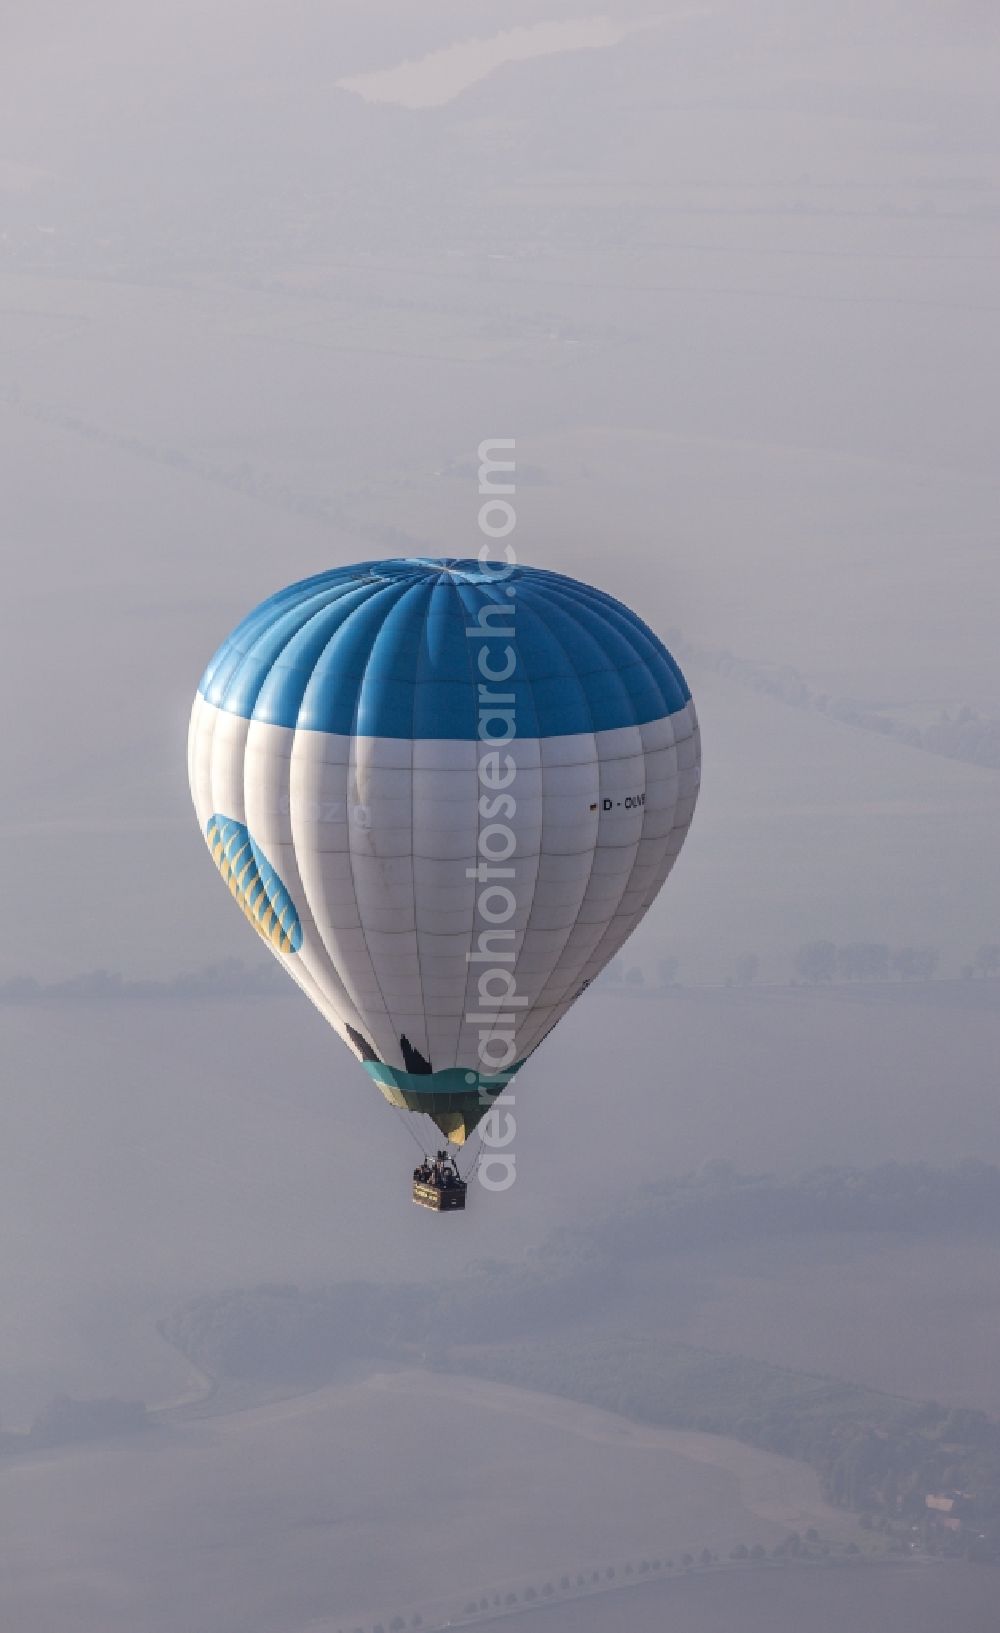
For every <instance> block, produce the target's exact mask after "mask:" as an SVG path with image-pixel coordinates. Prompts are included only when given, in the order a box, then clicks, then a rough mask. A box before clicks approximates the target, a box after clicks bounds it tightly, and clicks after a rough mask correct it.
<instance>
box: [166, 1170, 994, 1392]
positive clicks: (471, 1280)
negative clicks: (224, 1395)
mask: <svg viewBox="0 0 1000 1633" xmlns="http://www.w3.org/2000/svg"><path fill="white" fill-rule="evenodd" d="M953 1228H962V1229H966V1230H982V1231H989V1232H992V1231H996V1230H998V1229H1000V1169H997V1168H994V1167H992V1166H991V1165H989V1164H987V1163H982V1162H977V1161H973V1160H970V1161H967V1162H963V1163H961V1164H959V1165H958V1166H957V1167H955V1168H951V1169H939V1168H932V1167H930V1166H929V1165H927V1164H923V1163H914V1164H900V1163H886V1164H882V1165H881V1166H879V1167H877V1168H871V1169H863V1170H859V1169H838V1168H821V1169H817V1170H816V1171H815V1172H813V1173H811V1174H807V1175H805V1176H804V1177H803V1178H801V1179H798V1180H779V1179H777V1178H775V1177H773V1176H752V1175H743V1174H739V1173H737V1172H736V1171H735V1170H734V1169H733V1168H732V1166H731V1165H730V1164H728V1163H723V1162H717V1163H710V1164H708V1165H706V1167H705V1168H703V1169H702V1170H701V1171H700V1172H699V1173H698V1174H693V1175H689V1176H686V1177H680V1178H665V1179H663V1180H661V1181H659V1182H658V1183H656V1184H654V1185H649V1186H646V1187H645V1188H643V1189H642V1190H640V1191H638V1192H635V1193H633V1194H631V1195H630V1196H629V1197H628V1198H627V1199H626V1200H624V1201H621V1202H617V1203H615V1204H614V1205H613V1206H609V1207H608V1208H607V1209H605V1210H604V1211H603V1212H602V1213H599V1214H597V1215H595V1216H594V1218H593V1220H592V1222H591V1223H590V1224H589V1225H577V1226H576V1227H575V1228H574V1229H573V1230H568V1229H563V1230H557V1231H554V1232H552V1233H551V1234H550V1235H549V1237H548V1238H546V1240H545V1241H544V1242H543V1243H542V1244H541V1245H540V1247H539V1248H538V1249H537V1250H536V1251H535V1252H534V1253H533V1254H531V1255H530V1256H528V1257H527V1258H526V1259H525V1260H524V1261H523V1262H521V1263H514V1264H511V1263H506V1262H499V1261H489V1260H488V1261H485V1262H483V1263H481V1264H479V1265H478V1266H476V1267H474V1269H473V1270H472V1271H471V1272H470V1273H469V1274H468V1275H466V1276H464V1277H460V1278H458V1279H455V1280H452V1281H449V1282H447V1283H443V1284H441V1285H440V1286H437V1287H434V1288H428V1287H424V1286H420V1285H416V1286H407V1285H393V1284H389V1285H385V1286H376V1285H374V1284H373V1283H370V1282H342V1283H338V1284H336V1285H335V1286H332V1287H327V1288H317V1289H314V1290H309V1291H302V1290H300V1289H298V1288H297V1287H295V1286H292V1285H285V1284H273V1283H266V1284H264V1285H262V1286H259V1287H255V1288H239V1289H234V1290H231V1291H226V1292H222V1293H209V1294H204V1295H202V1296H201V1297H198V1298H195V1299H193V1300H191V1301H190V1302H189V1303H187V1304H185V1305H184V1306H183V1307H182V1308H181V1309H179V1310H178V1311H176V1312H175V1313H174V1314H173V1315H172V1316H171V1317H170V1318H169V1319H168V1320H167V1321H166V1322H165V1323H164V1324H163V1332H164V1336H165V1337H166V1338H167V1339H168V1340H169V1341H170V1342H171V1343H173V1344H176V1345H177V1347H178V1348H179V1349H181V1350H183V1351H184V1353H185V1354H187V1355H189V1356H190V1357H191V1358H192V1360H194V1361H195V1362H196V1363H197V1364H198V1365H199V1366H200V1367H202V1368H204V1369H205V1370H206V1371H207V1372H209V1373H211V1374H212V1375H213V1376H214V1377H217V1378H229V1379H241V1380H252V1381H257V1382H267V1383H288V1384H302V1383H311V1382H317V1381H322V1380H324V1379H327V1378H330V1377H332V1376H333V1375H334V1374H335V1373H336V1371H337V1370H338V1369H339V1368H340V1367H341V1366H342V1365H344V1364H345V1363H347V1362H349V1361H353V1360H356V1359H358V1358H365V1357H388V1356H394V1355H399V1356H405V1357H407V1358H408V1359H410V1360H412V1359H413V1358H414V1357H415V1356H416V1357H419V1358H421V1359H423V1360H429V1361H431V1362H432V1363H433V1362H436V1361H438V1360H440V1359H441V1358H443V1357H444V1356H445V1355H446V1354H447V1349H448V1346H449V1345H450V1344H473V1343H475V1344H488V1343H491V1342H493V1341H499V1340H502V1339H505V1338H509V1337H512V1336H515V1335H517V1334H519V1333H524V1332H537V1331H548V1330H551V1329H553V1328H556V1327H559V1326H561V1325H563V1324H565V1323H568V1322H571V1321H574V1320H576V1319H578V1318H579V1316H580V1315H582V1314H584V1313H585V1312H586V1311H587V1309H588V1308H589V1307H590V1306H591V1304H592V1302H593V1300H594V1298H595V1297H597V1298H599V1299H600V1300H601V1301H602V1303H604V1304H607V1302H608V1300H609V1299H610V1298H613V1297H614V1296H615V1290H616V1288H620V1287H621V1286H622V1285H623V1281H622V1277H621V1272H620V1267H621V1265H623V1264H628V1265H631V1266H633V1267H640V1266H641V1264H642V1262H643V1260H645V1259H650V1258H655V1257H660V1258H662V1257H663V1256H664V1255H666V1254H669V1253H671V1252H678V1251H683V1250H684V1249H687V1248H691V1247H703V1246H707V1245H713V1244H718V1243H723V1242H727V1241H744V1240H746V1239H748V1238H750V1237H754V1236H756V1237H762V1236H787V1235H795V1234H798V1233H800V1232H803V1231H810V1232H815V1231H821V1230H833V1231H843V1230H894V1231H897V1230H906V1231H911V1232H915V1233H918V1232H929V1231H935V1230H942V1229H953Z"/></svg>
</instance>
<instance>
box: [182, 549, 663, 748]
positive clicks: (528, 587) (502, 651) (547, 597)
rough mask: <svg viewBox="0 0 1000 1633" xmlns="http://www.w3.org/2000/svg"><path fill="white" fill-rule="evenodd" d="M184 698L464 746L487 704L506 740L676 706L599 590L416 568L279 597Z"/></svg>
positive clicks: (615, 722) (640, 630)
mask: <svg viewBox="0 0 1000 1633" xmlns="http://www.w3.org/2000/svg"><path fill="white" fill-rule="evenodd" d="M507 671H509V673H507ZM501 677H502V678H501ZM481 687H485V688H486V689H487V692H486V693H482V694H481V692H480V688H481ZM199 691H200V692H201V694H202V696H203V697H204V698H206V699H207V700H208V702H209V703H213V704H215V705H216V706H217V707H218V708H220V709H224V710H226V711H227V712H228V713H230V714H236V715H240V716H241V717H242V718H243V719H248V720H249V719H253V720H260V721H265V722H268V723H270V724H272V725H277V726H294V727H297V728H298V729H299V730H306V731H327V732H338V733H343V734H346V735H350V734H354V735H357V736H372V737H402V738H427V737H448V738H476V737H477V736H478V734H479V720H480V709H481V707H483V706H485V701H486V700H487V696H488V697H490V698H492V699H493V700H494V701H496V702H497V706H498V707H504V708H509V709H510V710H511V711H512V712H513V716H514V719H515V721H516V727H517V736H518V737H555V736H562V735H564V734H568V733H571V732H592V731H606V730H609V729H611V728H614V727H617V726H629V725H642V724H643V723H645V722H646V721H649V720H657V719H659V718H660V717H662V716H663V715H668V714H675V713H676V712H677V711H678V710H679V709H682V708H683V707H684V705H685V704H686V703H687V702H688V700H689V699H690V696H691V694H690V692H689V690H688V687H687V684H686V682H685V680H684V677H683V675H682V674H681V672H680V670H679V669H678V667H677V665H676V663H675V662H674V660H673V658H672V657H671V656H670V653H669V652H668V651H667V649H666V647H665V646H664V645H663V642H662V641H660V640H659V639H658V638H657V636H655V635H654V634H653V632H652V630H650V629H649V628H648V627H647V626H646V624H644V623H643V621H642V619H641V618H639V617H637V616H636V614H635V613H634V612H631V611H630V610H629V608H628V607H626V606H623V605H622V603H621V602H620V601H616V600H615V599H614V597H613V596H610V595H606V594H605V593H604V592H603V591H602V590H595V589H591V588H590V587H589V586H588V585H586V584H581V583H579V582H578V581H577V580H576V579H573V578H567V577H565V576H564V575H563V574H561V573H550V572H545V571H544V570H542V569H541V568H536V567H522V566H515V567H513V568H511V569H509V570H504V575H503V576H498V573H497V571H496V569H495V568H494V570H493V571H490V570H489V565H487V566H486V567H484V566H483V565H482V564H481V563H480V562H478V561H459V560H453V559H451V558H443V559H441V560H432V559H428V558H424V557H418V556H414V557H409V556H408V557H402V558H397V559H392V560H388V561H365V562H360V563H359V564H357V565H356V566H353V567H335V568H333V569H332V570H331V571H330V572H326V573H319V574H317V575H316V577H314V578H307V579H303V580H302V581H301V582H300V583H298V584H292V585H290V586H289V587H288V588H287V589H285V590H279V591H278V593H277V595H272V596H271V597H270V598H269V599H268V600H267V601H262V602H261V604H260V606H259V607H256V608H255V609H254V611H253V612H251V613H250V614H249V616H248V617H246V618H244V620H243V622H242V623H241V624H239V625H238V626H237V628H236V629H235V630H234V631H233V633H232V635H230V636H229V638H228V640H226V641H224V642H223V644H222V646H221V647H220V648H219V650H218V652H217V653H216V654H215V657H214V658H213V659H212V661H211V663H210V664H209V666H208V668H207V669H206V671H205V673H204V675H203V677H202V680H201V685H200V686H199ZM501 699H502V701H500V700H501ZM490 730H491V731H492V732H494V733H495V732H496V730H497V728H496V727H495V726H493V727H491V728H490Z"/></svg>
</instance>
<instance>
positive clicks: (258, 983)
mask: <svg viewBox="0 0 1000 1633" xmlns="http://www.w3.org/2000/svg"><path fill="white" fill-rule="evenodd" d="M294 990H295V988H294V987H293V986H291V985H290V984H289V982H287V981H286V980H285V979H284V978H283V976H282V974H281V971H280V970H279V969H278V967H277V965H276V964H275V963H274V962H273V960H272V959H270V958H267V959H264V958H262V959H261V960H260V962H259V964H258V963H255V964H254V965H253V966H252V967H251V966H249V965H246V964H244V963H243V962H242V961H241V960H240V959H238V958H225V959H221V960H220V961H219V962H218V963H216V964H205V965H203V966H202V967H201V969H197V970H187V971H183V972H182V973H180V974H179V975H174V976H170V977H169V978H168V979H167V980H165V981H148V980H142V979H138V978H135V977H132V976H125V975H122V974H121V973H120V972H119V971H118V970H85V971H84V972H83V973H82V974H80V975H71V976H67V977H66V978H65V979H64V980H62V981H48V982H42V981H37V980H36V979H35V978H34V976H31V975H15V976H11V978H10V979H9V980H7V981H0V1004H80V1003H86V1004H93V1003H128V1002H130V1001H131V1000H133V999H143V1000H165V1001H167V1002H174V1001H176V1000H178V999H190V998H268V997H271V996H275V997H284V996H285V994H286V993H292V992H294Z"/></svg>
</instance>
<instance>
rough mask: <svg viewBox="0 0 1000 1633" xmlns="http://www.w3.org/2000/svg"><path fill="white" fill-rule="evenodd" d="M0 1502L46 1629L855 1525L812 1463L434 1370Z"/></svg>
mask: <svg viewBox="0 0 1000 1633" xmlns="http://www.w3.org/2000/svg"><path fill="white" fill-rule="evenodd" d="M636 1516H641V1519H640V1520H638V1521H637V1519H636ZM0 1524H2V1527H3V1531H4V1536H5V1539H6V1548H7V1553H8V1558H9V1560H10V1561H11V1562H12V1563H11V1566H10V1569H9V1573H8V1586H7V1590H6V1593H5V1616H6V1617H7V1618H8V1619H9V1620H10V1622H11V1625H12V1626H17V1627H18V1628H23V1629H25V1630H28V1629H30V1630H32V1633H34V1630H35V1629H42V1628H44V1629H45V1630H46V1633H49V1630H54V1629H57V1628H58V1629H63V1628H67V1629H68V1628H69V1627H72V1628H73V1633H131V1630H132V1629H134V1627H135V1625H136V1622H137V1621H138V1620H139V1619H140V1617H141V1620H142V1626H143V1629H144V1633H191V1629H192V1628H193V1627H195V1626H200V1627H211V1628H212V1630H213V1633H273V1629H275V1628H276V1627H281V1629H282V1633H305V1629H307V1628H308V1629H310V1630H314V1633H319V1630H321V1629H322V1633H327V1629H328V1628H329V1629H334V1630H335V1629H336V1628H337V1627H339V1626H340V1625H341V1619H342V1618H350V1619H351V1620H352V1622H353V1621H357V1622H364V1621H367V1622H368V1623H369V1625H370V1623H371V1621H372V1619H373V1618H375V1619H378V1618H385V1620H386V1621H388V1619H389V1618H390V1617H391V1616H393V1615H395V1614H397V1613H399V1612H403V1613H405V1614H407V1616H409V1615H410V1614H411V1613H412V1612H413V1611H414V1609H419V1610H420V1611H421V1612H422V1613H423V1614H424V1616H425V1619H429V1618H430V1616H431V1615H433V1614H435V1613H443V1614H448V1615H455V1614H456V1611H457V1610H460V1608H461V1604H462V1602H463V1600H464V1599H465V1598H467V1597H468V1596H469V1595H470V1594H472V1593H475V1594H476V1595H477V1596H478V1595H479V1594H480V1593H482V1592H486V1591H489V1592H490V1593H491V1594H492V1592H494V1591H497V1590H499V1589H501V1588H502V1589H503V1590H504V1591H505V1592H506V1591H509V1590H510V1589H511V1588H514V1589H517V1590H519V1589H521V1588H523V1587H524V1586H525V1585H530V1584H536V1585H537V1586H538V1587H541V1586H542V1585H543V1583H544V1581H545V1580H546V1579H547V1577H549V1576H554V1578H555V1580H556V1581H558V1580H559V1579H560V1577H561V1575H562V1574H563V1573H573V1574H574V1575H575V1573H576V1571H577V1570H580V1569H584V1568H585V1569H586V1570H588V1571H590V1570H591V1569H593V1568H596V1567H600V1568H601V1569H602V1570H603V1569H605V1568H606V1567H607V1566H608V1565H609V1564H613V1565H617V1566H618V1568H619V1571H620V1570H621V1569H622V1567H623V1564H624V1562H626V1561H629V1560H636V1561H638V1559H639V1558H640V1556H641V1555H643V1554H646V1555H648V1556H650V1557H652V1556H653V1555H654V1554H656V1555H660V1556H662V1557H664V1558H666V1557H667V1556H669V1555H677V1556H678V1557H679V1555H680V1553H681V1552H683V1551H684V1550H692V1551H694V1550H700V1549H701V1548H703V1547H706V1546H707V1547H709V1548H711V1549H713V1550H716V1551H719V1552H721V1553H722V1554H723V1555H725V1554H726V1553H727V1552H728V1551H729V1549H731V1548H732V1547H734V1546H735V1545H737V1544H739V1543H745V1544H746V1545H748V1546H752V1545H753V1544H755V1543H757V1542H760V1543H763V1544H764V1545H765V1546H768V1547H770V1546H772V1545H773V1544H774V1543H776V1542H778V1541H781V1540H782V1539H783V1537H784V1536H786V1535H787V1533H788V1531H789V1530H790V1529H791V1528H798V1529H800V1530H804V1529H805V1528H806V1527H808V1526H809V1525H814V1526H816V1527H817V1529H819V1530H820V1531H821V1534H823V1535H824V1536H827V1537H831V1538H833V1537H837V1536H840V1537H847V1536H854V1535H856V1534H857V1531H856V1526H855V1525H854V1522H853V1521H852V1519H851V1518H850V1517H849V1516H845V1515H843V1514H841V1513H840V1512H838V1511H836V1510H831V1509H829V1508H828V1507H827V1505H826V1504H824V1503H823V1502H822V1500H821V1498H820V1496H819V1493H818V1489H817V1484H816V1480H815V1478H814V1476H813V1475H812V1473H811V1472H810V1471H809V1470H808V1469H807V1468H805V1467H804V1466H802V1465H801V1464H798V1463H793V1462H789V1461H788V1460H786V1459H784V1458H780V1457H775V1456H772V1455H770V1454H767V1453H762V1452H757V1451H754V1450H751V1449H750V1448H748V1447H744V1446H740V1445H738V1444H737V1443H735V1442H732V1441H727V1440H723V1439H720V1438H718V1437H716V1436H712V1435H699V1434H680V1433H674V1432H671V1431H667V1430H660V1429H655V1430H654V1429H649V1428H646V1427H642V1426H638V1425H635V1424H631V1423H629V1422H627V1421H626V1420H624V1419H622V1418H618V1417H615V1416H614V1415H613V1414H610V1413H605V1412H600V1411H595V1410H593V1409H591V1408H588V1407H583V1406H578V1405H576V1404H575V1403H573V1402H569V1401H556V1400H552V1399H550V1398H549V1397H546V1396H540V1395H533V1394H530V1393H528V1392H525V1391H520V1390H511V1389H506V1388H504V1387H503V1386H500V1385H496V1384H485V1383H484V1384H481V1383H477V1382H474V1381H472V1380H469V1379H456V1380H450V1379H442V1378H438V1377H434V1376H432V1375H429V1374H424V1373H413V1374H399V1373H396V1374H387V1375H386V1374H383V1375H377V1376H374V1377H370V1378H367V1379H365V1380H361V1381H357V1382H354V1383H350V1384H344V1385H339V1386H334V1387H330V1388H327V1389H323V1390H319V1391H317V1392H316V1393H314V1394H311V1395H306V1396H302V1397H299V1398H297V1399H292V1400H287V1401H283V1402H279V1403H277V1404H273V1405H269V1406H265V1407H260V1408H256V1409H253V1410H250V1411H246V1412H239V1413H234V1414H231V1415H229V1416H223V1417H215V1418H212V1419H206V1420H202V1421H199V1422H192V1423H182V1422H175V1423H174V1424H173V1425H172V1426H170V1427H161V1428H158V1429H154V1430H151V1431H149V1432H148V1433H147V1434H146V1435H140V1436H139V1437H138V1438H133V1439H131V1440H129V1441H127V1442H121V1443H117V1444H114V1443H105V1444H102V1445H99V1446H93V1447H79V1448H76V1449H73V1450H70V1451H62V1452H48V1453H40V1454H36V1455H34V1456H32V1457H29V1458H24V1459H19V1460H15V1461H13V1462H11V1463H9V1464H7V1465H6V1466H5V1467H4V1468H3V1470H2V1471H0ZM374 1560H377V1561H379V1564H378V1568H377V1571H376V1573H375V1575H374V1576H373V1571H372V1561H374ZM444 1583H447V1592H446V1594H445V1596H444V1597H442V1585H443V1584H444Z"/></svg>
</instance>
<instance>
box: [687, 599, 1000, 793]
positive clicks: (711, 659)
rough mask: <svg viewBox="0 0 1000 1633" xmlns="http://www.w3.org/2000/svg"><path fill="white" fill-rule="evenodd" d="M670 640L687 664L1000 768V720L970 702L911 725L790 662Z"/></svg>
mask: <svg viewBox="0 0 1000 1633" xmlns="http://www.w3.org/2000/svg"><path fill="white" fill-rule="evenodd" d="M667 644H668V645H669V646H670V648H671V650H672V651H673V652H675V653H676V655H677V656H678V657H679V658H683V659H684V660H685V661H686V662H687V663H689V664H691V665H693V666H701V667H702V668H705V669H711V670H713V671H714V672H715V673H716V674H719V675H724V676H726V677H727V678H728V679H730V680H734V681H736V682H737V683H738V684H739V685H741V686H746V687H748V688H749V689H750V690H751V691H754V692H760V693H763V694H764V695H765V696H767V697H772V698H775V699H776V700H777V701H778V702H779V703H787V704H788V705H789V706H790V707H791V708H793V709H810V710H814V711H815V712H816V713H817V714H824V715H826V716H827V717H828V718H829V719H831V720H837V721H840V722H841V723H842V724H844V725H847V726H854V727H855V728H857V729H858V730H860V731H869V732H875V733H876V734H877V735H878V736H879V737H890V738H892V739H893V740H894V741H895V742H897V743H905V744H906V745H907V746H908V747H909V748H918V749H923V750H924V752H925V753H928V754H942V755H944V756H945V758H946V759H949V760H966V761H969V762H971V764H973V765H985V766H991V767H992V768H993V769H995V770H998V769H1000V719H997V718H995V717H992V716H982V715H980V714H979V713H978V712H977V711H976V710H975V709H974V708H972V707H970V706H968V705H965V706H963V707H961V708H959V709H957V710H955V711H954V712H952V711H950V710H947V709H944V710H942V711H941V713H940V714H939V715H938V717H937V719H936V720H933V721H931V722H930V724H928V725H926V726H917V725H911V724H908V723H907V722H906V721H903V720H897V719H896V718H895V717H894V716H893V715H889V714H883V713H882V712H881V711H880V710H878V709H871V708H869V707H868V706H867V705H866V704H864V703H859V702H858V701H857V700H856V699H855V698H848V697H831V695H830V693H829V692H821V691H818V690H817V689H816V688H815V687H813V686H810V685H809V683H808V681H806V680H805V679H804V678H803V676H802V675H801V674H799V672H798V670H797V669H793V668H792V666H791V665H790V664H769V663H760V662H758V661H756V660H755V659H752V658H738V657H736V656H735V655H734V654H733V653H732V652H727V651H725V650H723V649H721V648H711V647H701V646H695V645H694V644H693V643H692V642H690V641H687V640H685V639H684V637H683V636H682V635H681V634H680V633H679V632H678V631H677V630H673V631H671V632H670V633H669V634H668V637H667Z"/></svg>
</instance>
